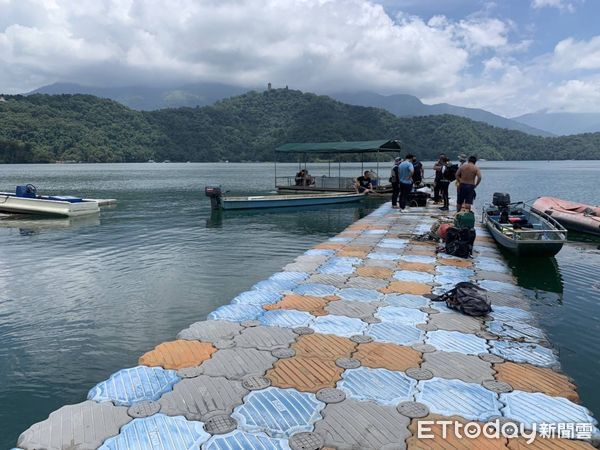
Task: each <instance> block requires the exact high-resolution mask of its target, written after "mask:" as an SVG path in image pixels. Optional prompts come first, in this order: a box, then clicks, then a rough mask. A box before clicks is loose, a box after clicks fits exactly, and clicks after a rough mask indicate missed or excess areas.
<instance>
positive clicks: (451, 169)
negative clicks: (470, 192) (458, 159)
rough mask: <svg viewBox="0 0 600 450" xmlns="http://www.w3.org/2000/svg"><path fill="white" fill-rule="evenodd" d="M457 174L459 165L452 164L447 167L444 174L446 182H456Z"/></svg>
mask: <svg viewBox="0 0 600 450" xmlns="http://www.w3.org/2000/svg"><path fill="white" fill-rule="evenodd" d="M456 172H458V164H452V165H450V166H448V167H446V170H444V174H443V175H442V177H443V179H444V180H447V181H454V180H456Z"/></svg>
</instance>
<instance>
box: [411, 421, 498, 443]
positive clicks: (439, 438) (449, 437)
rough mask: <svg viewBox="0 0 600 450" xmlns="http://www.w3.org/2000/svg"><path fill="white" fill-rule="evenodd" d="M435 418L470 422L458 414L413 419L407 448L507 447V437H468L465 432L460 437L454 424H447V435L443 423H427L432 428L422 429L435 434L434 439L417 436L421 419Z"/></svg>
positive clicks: (424, 431)
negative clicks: (444, 433) (455, 431)
mask: <svg viewBox="0 0 600 450" xmlns="http://www.w3.org/2000/svg"><path fill="white" fill-rule="evenodd" d="M434 420H438V421H440V420H443V421H453V422H454V421H457V422H460V423H462V424H465V423H468V422H469V421H467V420H465V419H464V418H462V417H458V416H452V417H443V416H438V415H434V414H431V415H429V416H427V417H424V418H423V419H413V420H411V422H410V426H409V427H408V429H409V430H410V431H411V432H412V436H411V437H409V438H408V439H407V441H406V444H407V448H408V449H409V450H448V449H452V450H498V449H506V448H507V447H506V442H507V439H505V438H498V439H490V438H486V437H485V436H483V435H480V436H478V437H477V438H467V437H465V436H464V434H461V436H462V437H458V436H457V435H456V434H455V433H454V426H453V424H450V425H448V426H447V432H446V436H445V437H444V436H443V427H442V425H433V424H427V425H426V426H427V428H430V430H424V429H422V432H423V433H424V434H425V435H433V436H434V437H433V438H432V439H431V438H430V439H424V438H421V439H419V438H417V431H418V423H419V422H420V421H434ZM461 431H462V428H461Z"/></svg>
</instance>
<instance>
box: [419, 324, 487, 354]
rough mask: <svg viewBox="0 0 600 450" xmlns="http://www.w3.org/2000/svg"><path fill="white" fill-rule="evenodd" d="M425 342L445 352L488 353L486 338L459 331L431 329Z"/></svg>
mask: <svg viewBox="0 0 600 450" xmlns="http://www.w3.org/2000/svg"><path fill="white" fill-rule="evenodd" d="M425 343H426V344H430V345H433V346H434V347H435V348H437V349H438V350H441V351H444V352H458V353H464V354H465V355H478V354H479V353H488V349H487V343H486V340H485V339H482V338H480V337H477V336H475V335H474V334H466V333H461V332H459V331H446V330H437V331H430V332H428V333H427V337H426V338H425Z"/></svg>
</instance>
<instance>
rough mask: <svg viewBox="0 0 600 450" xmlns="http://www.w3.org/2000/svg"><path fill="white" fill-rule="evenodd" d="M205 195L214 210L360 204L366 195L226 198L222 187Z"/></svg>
mask: <svg viewBox="0 0 600 450" xmlns="http://www.w3.org/2000/svg"><path fill="white" fill-rule="evenodd" d="M204 193H205V195H206V196H207V197H209V198H210V200H211V207H212V208H213V209H225V210H228V209H255V208H282V207H291V206H296V207H297V206H316V205H331V204H339V203H351V202H358V201H360V200H362V199H363V198H364V197H365V194H357V193H352V194H349V193H347V192H333V193H328V194H301V195H253V196H247V197H224V196H223V194H222V191H221V188H220V187H216V186H207V187H206V188H205V190H204Z"/></svg>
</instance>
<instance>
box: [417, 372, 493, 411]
mask: <svg viewBox="0 0 600 450" xmlns="http://www.w3.org/2000/svg"><path fill="white" fill-rule="evenodd" d="M415 399H416V401H417V402H421V403H425V404H426V405H427V406H428V407H429V409H430V411H431V412H433V413H437V414H441V415H443V416H454V415H458V416H462V417H464V418H465V419H471V420H480V421H486V420H488V419H489V418H490V417H492V416H499V415H500V407H501V406H502V405H501V404H500V402H499V401H498V394H496V393H494V392H492V391H489V390H487V389H485V388H484V387H483V386H481V385H480V384H473V383H465V382H464V381H460V380H446V379H444V378H433V379H431V380H426V381H420V382H419V384H418V387H417V394H416V396H415Z"/></svg>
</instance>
